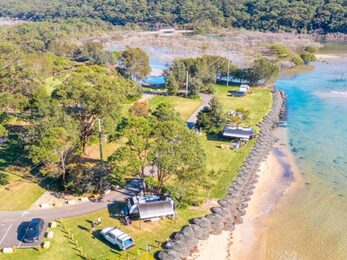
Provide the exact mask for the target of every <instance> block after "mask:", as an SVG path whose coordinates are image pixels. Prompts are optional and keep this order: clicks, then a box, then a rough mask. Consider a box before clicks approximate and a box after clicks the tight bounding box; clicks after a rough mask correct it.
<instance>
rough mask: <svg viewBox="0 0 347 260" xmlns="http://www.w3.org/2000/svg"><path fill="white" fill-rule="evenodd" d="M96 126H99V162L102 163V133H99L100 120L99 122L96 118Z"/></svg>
mask: <svg viewBox="0 0 347 260" xmlns="http://www.w3.org/2000/svg"><path fill="white" fill-rule="evenodd" d="M98 125H99V148H100V160H101V161H103V156H102V131H101V120H100V118H98Z"/></svg>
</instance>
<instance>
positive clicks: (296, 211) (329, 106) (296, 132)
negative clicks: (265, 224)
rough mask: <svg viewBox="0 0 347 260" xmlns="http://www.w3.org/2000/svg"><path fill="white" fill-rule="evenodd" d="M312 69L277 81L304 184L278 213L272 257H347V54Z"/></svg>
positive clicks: (270, 249)
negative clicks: (286, 97) (286, 110)
mask: <svg viewBox="0 0 347 260" xmlns="http://www.w3.org/2000/svg"><path fill="white" fill-rule="evenodd" d="M345 54H347V52H346V53H345ZM312 65H313V66H312V67H306V71H301V72H300V73H287V74H286V75H283V76H282V77H281V78H280V79H279V80H278V81H277V82H276V86H277V87H278V88H279V89H282V90H284V91H285V92H286V93H287V94H288V101H287V102H288V140H289V144H290V147H291V149H292V151H293V154H294V155H295V157H296V159H297V163H298V166H299V169H300V171H301V175H302V176H303V181H304V185H303V188H302V189H301V190H299V191H298V192H297V194H295V195H292V196H287V198H285V199H284V201H283V203H282V205H281V206H280V208H279V209H278V210H277V211H275V213H274V217H273V221H272V224H271V225H272V231H271V232H272V234H271V238H270V239H269V241H268V247H267V256H268V258H269V259H278V258H281V257H282V258H283V259H347V55H345V56H340V58H337V59H334V60H329V63H328V64H327V63H315V64H312Z"/></svg>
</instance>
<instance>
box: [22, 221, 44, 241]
mask: <svg viewBox="0 0 347 260" xmlns="http://www.w3.org/2000/svg"><path fill="white" fill-rule="evenodd" d="M44 224H45V222H44V221H43V219H41V218H34V219H32V220H31V221H30V223H29V225H28V227H27V228H26V230H25V234H24V237H23V242H25V243H33V242H37V241H39V239H40V235H41V233H42V230H43V226H44Z"/></svg>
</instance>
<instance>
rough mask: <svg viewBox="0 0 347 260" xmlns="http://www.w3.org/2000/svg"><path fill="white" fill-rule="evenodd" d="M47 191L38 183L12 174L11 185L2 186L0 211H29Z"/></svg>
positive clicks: (0, 189) (0, 188)
mask: <svg viewBox="0 0 347 260" xmlns="http://www.w3.org/2000/svg"><path fill="white" fill-rule="evenodd" d="M45 191H46V190H45V189H43V188H41V187H40V186H39V185H38V184H37V183H36V182H33V181H29V180H27V179H26V178H23V177H22V176H18V175H14V174H11V175H10V177H9V184H7V185H5V186H0V211H1V210H25V209H28V208H30V206H31V205H32V204H33V203H34V202H35V201H36V200H37V199H38V198H40V197H41V195H42V194H43V193H45Z"/></svg>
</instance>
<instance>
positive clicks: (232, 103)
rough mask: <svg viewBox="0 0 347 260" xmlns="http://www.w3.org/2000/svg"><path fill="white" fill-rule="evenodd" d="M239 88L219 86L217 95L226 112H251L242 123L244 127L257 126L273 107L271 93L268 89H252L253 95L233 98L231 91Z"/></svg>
mask: <svg viewBox="0 0 347 260" xmlns="http://www.w3.org/2000/svg"><path fill="white" fill-rule="evenodd" d="M238 89H239V87H229V88H228V87H226V86H217V87H216V93H215V95H216V96H217V97H218V98H219V100H220V102H221V103H222V105H223V107H224V110H225V112H227V111H230V110H236V109H237V108H245V109H247V110H249V112H250V113H249V116H248V118H247V119H246V120H245V121H244V122H242V125H243V126H253V127H254V126H256V125H257V124H258V123H259V122H260V120H261V119H262V118H263V117H264V116H265V115H266V114H267V113H268V112H269V111H270V109H271V105H272V96H271V91H270V89H268V88H252V93H251V94H248V95H247V96H244V97H231V96H229V91H235V90H238Z"/></svg>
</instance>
